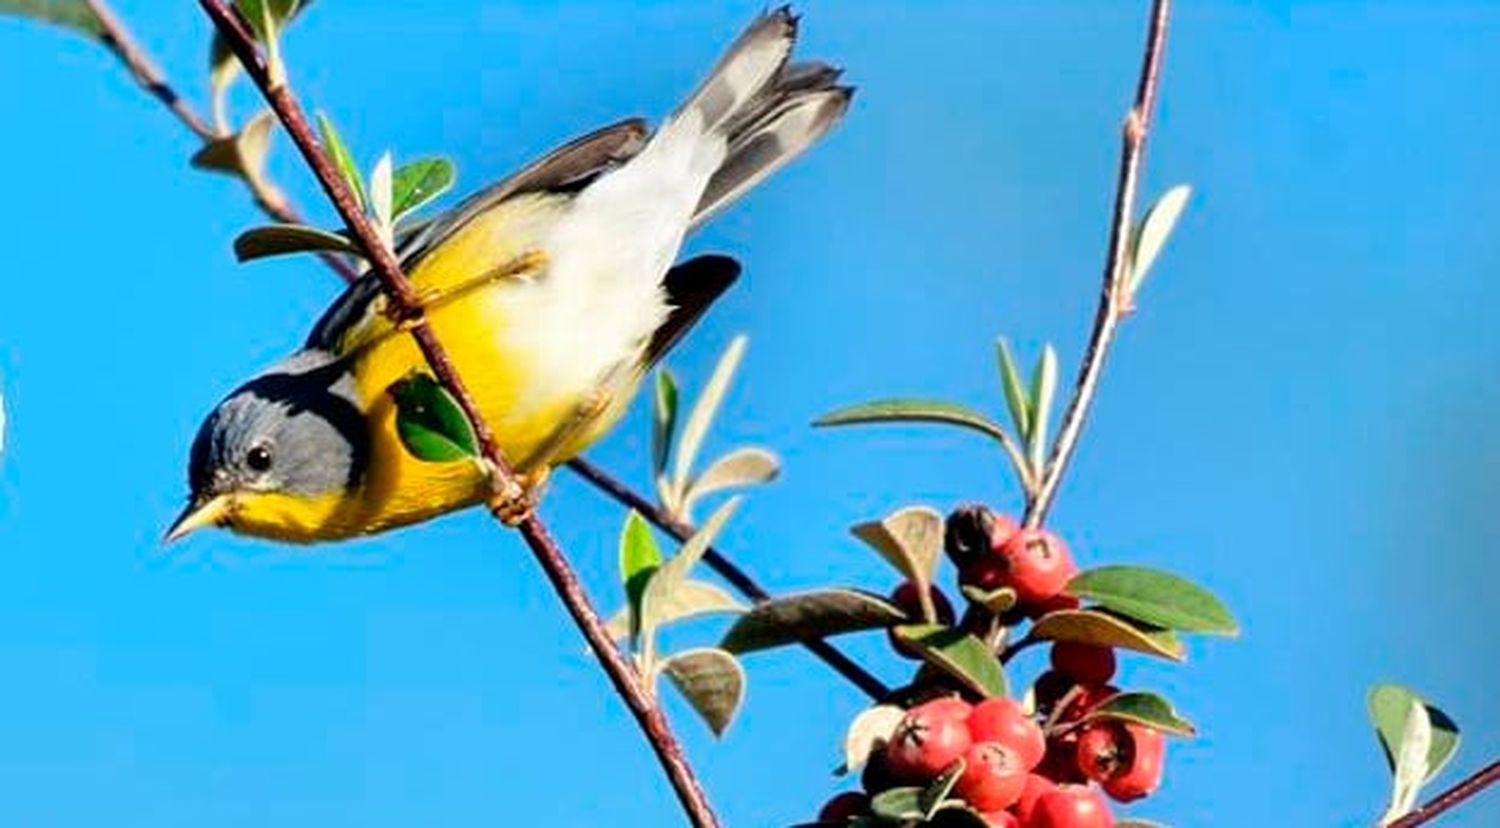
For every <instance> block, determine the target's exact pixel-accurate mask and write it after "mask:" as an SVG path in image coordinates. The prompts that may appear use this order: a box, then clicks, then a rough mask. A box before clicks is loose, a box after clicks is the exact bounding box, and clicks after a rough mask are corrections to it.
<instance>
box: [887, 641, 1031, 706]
mask: <svg viewBox="0 0 1500 828" xmlns="http://www.w3.org/2000/svg"><path fill="white" fill-rule="evenodd" d="M892 633H893V634H894V635H895V636H896V640H898V641H901V642H903V643H905V644H908V645H910V646H911V647H912V648H913V649H914V650H916V651H917V652H918V653H920V654H921V656H922V660H923V661H925V662H927V663H928V664H931V665H932V666H934V667H936V668H938V669H939V670H942V671H943V672H945V673H947V674H948V675H950V676H952V677H954V678H956V679H958V680H959V681H961V682H963V684H964V686H966V687H968V688H969V689H971V690H973V691H974V692H976V693H979V694H980V695H982V696H987V697H991V698H993V697H997V696H1004V695H1005V669H1004V668H1003V667H1001V666H1000V659H998V658H996V657H995V654H994V653H993V652H991V651H990V648H988V647H986V646H984V642H983V641H980V640H979V639H978V638H975V637H974V636H972V635H970V634H969V633H966V632H964V631H963V630H958V629H954V628H952V627H945V626H943V625H941V624H906V625H902V626H899V627H896V628H895V629H893V630H892Z"/></svg>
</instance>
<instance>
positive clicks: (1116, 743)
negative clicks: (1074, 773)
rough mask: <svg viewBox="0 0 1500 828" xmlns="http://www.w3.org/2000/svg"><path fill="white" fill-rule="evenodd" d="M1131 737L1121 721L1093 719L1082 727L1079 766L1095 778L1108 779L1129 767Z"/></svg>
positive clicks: (1089, 776)
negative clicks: (1128, 756) (1129, 740)
mask: <svg viewBox="0 0 1500 828" xmlns="http://www.w3.org/2000/svg"><path fill="white" fill-rule="evenodd" d="M1127 739H1128V737H1127V736H1126V734H1125V728H1124V727H1123V726H1122V725H1121V724H1120V723H1119V722H1091V723H1089V724H1086V725H1084V726H1083V729H1081V730H1079V731H1078V746H1077V750H1078V769H1079V770H1081V771H1083V775H1084V776H1087V777H1088V778H1090V779H1092V780H1094V781H1095V782H1100V783H1104V782H1108V781H1109V780H1111V779H1114V778H1115V777H1117V776H1119V775H1120V774H1121V773H1122V772H1123V771H1124V770H1125V760H1126V758H1127V757H1126V756H1125V753H1126V748H1125V745H1124V743H1125V741H1126V740H1127Z"/></svg>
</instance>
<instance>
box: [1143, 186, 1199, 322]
mask: <svg viewBox="0 0 1500 828" xmlns="http://www.w3.org/2000/svg"><path fill="white" fill-rule="evenodd" d="M1192 193H1193V189H1192V188H1191V187H1189V186H1187V185H1186V184H1179V185H1177V186H1176V187H1173V188H1172V189H1170V190H1167V192H1166V193H1165V194H1164V195H1162V197H1161V198H1159V199H1157V201H1156V203H1155V204H1152V205H1151V207H1150V208H1148V209H1147V210H1146V215H1145V216H1144V217H1142V218H1141V223H1140V224H1139V225H1138V226H1137V227H1136V230H1135V233H1134V239H1133V241H1132V244H1131V253H1130V273H1129V276H1128V279H1129V281H1128V282H1127V291H1128V293H1127V295H1128V296H1134V295H1135V292H1136V290H1138V289H1139V288H1140V286H1141V283H1142V282H1144V281H1145V280H1146V275H1147V274H1148V273H1149V272H1150V271H1151V265H1152V264H1154V263H1155V262H1156V257H1157V256H1158V255H1160V254H1161V250H1162V248H1163V247H1164V246H1165V245H1166V243H1167V238H1168V237H1169V236H1171V235H1172V228H1173V227H1175V226H1176V225H1177V219H1178V218H1179V217H1181V216H1182V211H1183V209H1184V208H1186V207H1187V202H1188V197H1189V196H1190V195H1192Z"/></svg>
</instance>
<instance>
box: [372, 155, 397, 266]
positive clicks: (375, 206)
mask: <svg viewBox="0 0 1500 828" xmlns="http://www.w3.org/2000/svg"><path fill="white" fill-rule="evenodd" d="M392 164H393V162H392V161H391V154H390V153H389V152H387V153H385V154H383V155H381V156H380V160H378V161H376V162H375V168H374V169H373V170H371V171H370V189H369V193H368V195H369V197H370V208H371V210H373V211H374V219H375V229H376V230H379V231H380V238H381V240H382V241H384V242H385V246H386V247H390V246H391V242H392V240H393V236H394V235H395V213H393V212H392V208H393V205H394V204H395V197H396V196H395V190H394V187H395V184H394V183H393V182H392V176H393V175H395V173H394V171H393V170H392Z"/></svg>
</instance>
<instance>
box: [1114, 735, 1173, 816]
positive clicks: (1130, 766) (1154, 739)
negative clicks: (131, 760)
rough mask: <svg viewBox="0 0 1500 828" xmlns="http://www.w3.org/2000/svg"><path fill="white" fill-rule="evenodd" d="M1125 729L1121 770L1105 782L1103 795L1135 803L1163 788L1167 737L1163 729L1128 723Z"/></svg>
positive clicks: (1118, 800)
mask: <svg viewBox="0 0 1500 828" xmlns="http://www.w3.org/2000/svg"><path fill="white" fill-rule="evenodd" d="M1124 730H1125V734H1126V738H1125V740H1124V747H1125V750H1124V751H1123V754H1124V755H1123V757H1122V761H1121V765H1122V767H1121V770H1120V772H1119V773H1118V774H1117V775H1116V776H1115V777H1114V778H1113V779H1110V780H1108V781H1106V782H1105V783H1104V792H1105V793H1107V794H1109V795H1110V797H1111V798H1112V799H1114V800H1115V801H1117V802H1134V801H1135V800H1137V799H1140V798H1142V797H1144V796H1148V795H1150V794H1151V793H1153V792H1154V791H1155V790H1156V789H1157V788H1159V787H1161V774H1162V765H1163V761H1164V759H1165V757H1166V752H1167V737H1166V735H1165V734H1163V733H1162V732H1161V731H1160V730H1156V729H1154V728H1149V727H1145V726H1144V725H1138V724H1127V725H1125V727H1124Z"/></svg>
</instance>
